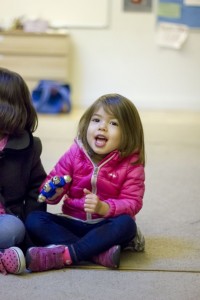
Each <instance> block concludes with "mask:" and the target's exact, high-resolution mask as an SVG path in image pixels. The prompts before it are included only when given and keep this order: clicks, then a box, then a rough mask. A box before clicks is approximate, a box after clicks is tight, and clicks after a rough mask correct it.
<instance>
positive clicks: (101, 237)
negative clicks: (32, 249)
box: [26, 211, 136, 262]
mask: <svg viewBox="0 0 200 300" xmlns="http://www.w3.org/2000/svg"><path fill="white" fill-rule="evenodd" d="M26 228H27V231H28V233H29V234H30V237H31V238H32V240H33V241H34V242H35V244H36V245H37V246H47V245H51V244H56V245H66V246H68V247H69V251H70V255H71V257H72V261H73V262H80V261H83V260H88V259H91V257H93V256H94V255H97V254H99V253H102V252H104V251H106V250H107V249H109V248H110V247H112V246H114V245H122V246H123V245H125V244H127V243H128V242H129V241H130V240H132V239H133V238H134V236H135V235H136V224H135V221H134V220H133V219H132V218H131V217H130V216H129V215H121V216H118V217H115V218H110V219H105V220H103V221H102V222H99V223H96V224H86V223H83V222H81V221H74V220H70V219H68V218H65V217H61V216H57V215H53V214H51V213H47V212H42V211H35V212H32V213H31V214H30V215H29V216H28V218H27V220H26Z"/></svg>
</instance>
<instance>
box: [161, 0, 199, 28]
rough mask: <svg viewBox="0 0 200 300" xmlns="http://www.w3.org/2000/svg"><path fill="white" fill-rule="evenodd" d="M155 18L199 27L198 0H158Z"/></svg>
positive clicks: (190, 26)
mask: <svg viewBox="0 0 200 300" xmlns="http://www.w3.org/2000/svg"><path fill="white" fill-rule="evenodd" d="M157 20H158V22H169V23H174V24H183V25H186V26H188V27H189V28H194V29H200V0H159V2H158V7H157Z"/></svg>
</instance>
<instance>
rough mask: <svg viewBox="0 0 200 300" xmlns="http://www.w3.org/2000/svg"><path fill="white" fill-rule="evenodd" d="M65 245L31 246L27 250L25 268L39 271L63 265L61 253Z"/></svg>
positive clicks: (62, 266) (59, 267)
mask: <svg viewBox="0 0 200 300" xmlns="http://www.w3.org/2000/svg"><path fill="white" fill-rule="evenodd" d="M64 252H65V246H60V245H51V246H48V247H32V248H29V249H28V250H27V253H26V263H27V269H28V270H30V271H32V272H41V271H47V270H53V269H62V268H64V267H65V263H64V258H63V254H64Z"/></svg>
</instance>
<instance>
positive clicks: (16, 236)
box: [0, 215, 25, 248]
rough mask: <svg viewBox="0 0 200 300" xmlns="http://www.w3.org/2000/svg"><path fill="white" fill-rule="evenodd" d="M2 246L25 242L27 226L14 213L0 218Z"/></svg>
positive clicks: (0, 246) (6, 246)
mask: <svg viewBox="0 0 200 300" xmlns="http://www.w3.org/2000/svg"><path fill="white" fill-rule="evenodd" d="M0 236H1V240H0V248H9V247H12V246H15V245H18V244H20V243H22V242H23V240H24V237H25V226H24V224H23V222H22V221H21V220H20V219H19V218H17V217H15V216H13V215H2V216H1V218H0Z"/></svg>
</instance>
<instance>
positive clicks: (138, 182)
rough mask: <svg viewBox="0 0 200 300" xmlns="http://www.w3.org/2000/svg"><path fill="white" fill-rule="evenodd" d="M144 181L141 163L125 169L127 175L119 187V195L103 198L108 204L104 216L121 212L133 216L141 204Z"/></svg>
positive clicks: (111, 215) (116, 214)
mask: <svg viewBox="0 0 200 300" xmlns="http://www.w3.org/2000/svg"><path fill="white" fill-rule="evenodd" d="M144 181H145V173H144V167H143V166H142V165H139V166H135V167H131V168H130V170H128V171H127V177H126V179H125V180H124V184H123V186H122V187H121V190H120V194H119V197H118V198H117V199H112V198H110V199H106V200H105V202H106V203H108V205H109V211H108V213H107V215H106V216H105V217H106V218H108V217H114V216H118V215H121V214H128V215H130V216H132V217H135V215H136V214H137V213H138V212H139V211H140V210H141V208H142V206H143V196H144V190H145V185H144Z"/></svg>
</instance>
